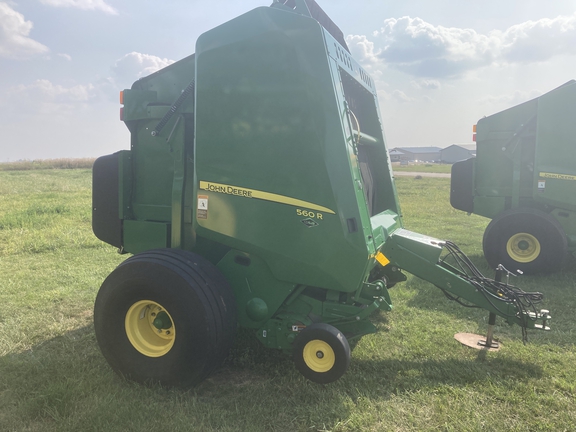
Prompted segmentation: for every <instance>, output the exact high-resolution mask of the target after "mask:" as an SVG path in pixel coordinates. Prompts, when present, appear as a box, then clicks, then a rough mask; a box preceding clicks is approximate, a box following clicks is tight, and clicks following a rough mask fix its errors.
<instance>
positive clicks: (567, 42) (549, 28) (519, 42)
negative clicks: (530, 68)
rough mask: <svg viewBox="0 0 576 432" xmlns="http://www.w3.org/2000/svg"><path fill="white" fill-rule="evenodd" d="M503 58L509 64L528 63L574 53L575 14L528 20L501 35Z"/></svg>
mask: <svg viewBox="0 0 576 432" xmlns="http://www.w3.org/2000/svg"><path fill="white" fill-rule="evenodd" d="M501 38H502V56H503V57H504V59H506V60H507V61H509V62H519V63H531V62H541V61H545V60H548V59H549V58H551V57H553V56H555V55H562V54H570V55H574V54H576V14H574V15H571V16H559V17H556V18H554V19H548V18H543V19H541V20H538V21H527V22H524V23H522V24H518V25H515V26H512V27H510V28H509V29H508V30H506V31H505V32H504V33H503V34H502V36H501Z"/></svg>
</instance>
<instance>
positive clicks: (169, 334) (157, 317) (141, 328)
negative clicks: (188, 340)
mask: <svg viewBox="0 0 576 432" xmlns="http://www.w3.org/2000/svg"><path fill="white" fill-rule="evenodd" d="M124 326H125V328H126V335H127V336H128V340H129V341H130V343H131V344H132V346H133V347H134V348H135V349H136V350H138V351H139V352H140V353H141V354H144V355H145V356H148V357H161V356H163V355H165V354H167V353H168V351H170V349H172V346H173V345H174V340H175V339H176V328H175V326H174V320H172V317H171V316H170V314H169V313H168V311H167V310H166V309H164V307H162V305H160V304H159V303H156V302H155V301H152V300H140V301H139V302H136V303H134V304H133V305H132V306H131V307H130V309H128V312H126V319H125V321H124Z"/></svg>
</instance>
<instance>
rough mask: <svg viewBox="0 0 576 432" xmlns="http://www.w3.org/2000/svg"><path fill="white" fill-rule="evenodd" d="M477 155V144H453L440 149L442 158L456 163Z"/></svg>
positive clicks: (444, 160)
mask: <svg viewBox="0 0 576 432" xmlns="http://www.w3.org/2000/svg"><path fill="white" fill-rule="evenodd" d="M473 156H476V144H452V145H451V146H448V147H446V148H444V149H442V150H441V151H440V160H441V161H442V162H444V163H454V162H458V161H461V160H465V159H470V158H471V157H473Z"/></svg>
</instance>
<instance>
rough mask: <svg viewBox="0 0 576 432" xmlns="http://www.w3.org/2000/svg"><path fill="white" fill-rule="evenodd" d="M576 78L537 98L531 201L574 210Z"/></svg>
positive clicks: (575, 203) (575, 188) (575, 206)
mask: <svg viewBox="0 0 576 432" xmlns="http://www.w3.org/2000/svg"><path fill="white" fill-rule="evenodd" d="M575 113H576V81H570V82H568V83H566V84H564V85H563V86H561V87H559V88H557V89H555V90H552V91H550V92H548V93H546V94H544V95H542V96H541V97H540V98H539V103H538V132H537V133H538V135H537V138H538V145H537V147H536V158H535V166H534V174H533V175H534V183H535V184H536V185H537V186H536V187H535V188H534V189H533V198H534V201H536V202H538V203H542V204H545V205H549V206H552V207H557V208H561V209H566V210H571V211H576V114H575Z"/></svg>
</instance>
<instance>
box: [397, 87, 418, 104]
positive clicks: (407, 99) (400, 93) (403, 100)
mask: <svg viewBox="0 0 576 432" xmlns="http://www.w3.org/2000/svg"><path fill="white" fill-rule="evenodd" d="M392 97H393V98H394V99H395V100H396V101H397V102H400V103H407V102H412V101H414V98H411V97H409V96H407V95H406V93H404V92H403V91H401V90H394V91H393V92H392Z"/></svg>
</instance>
